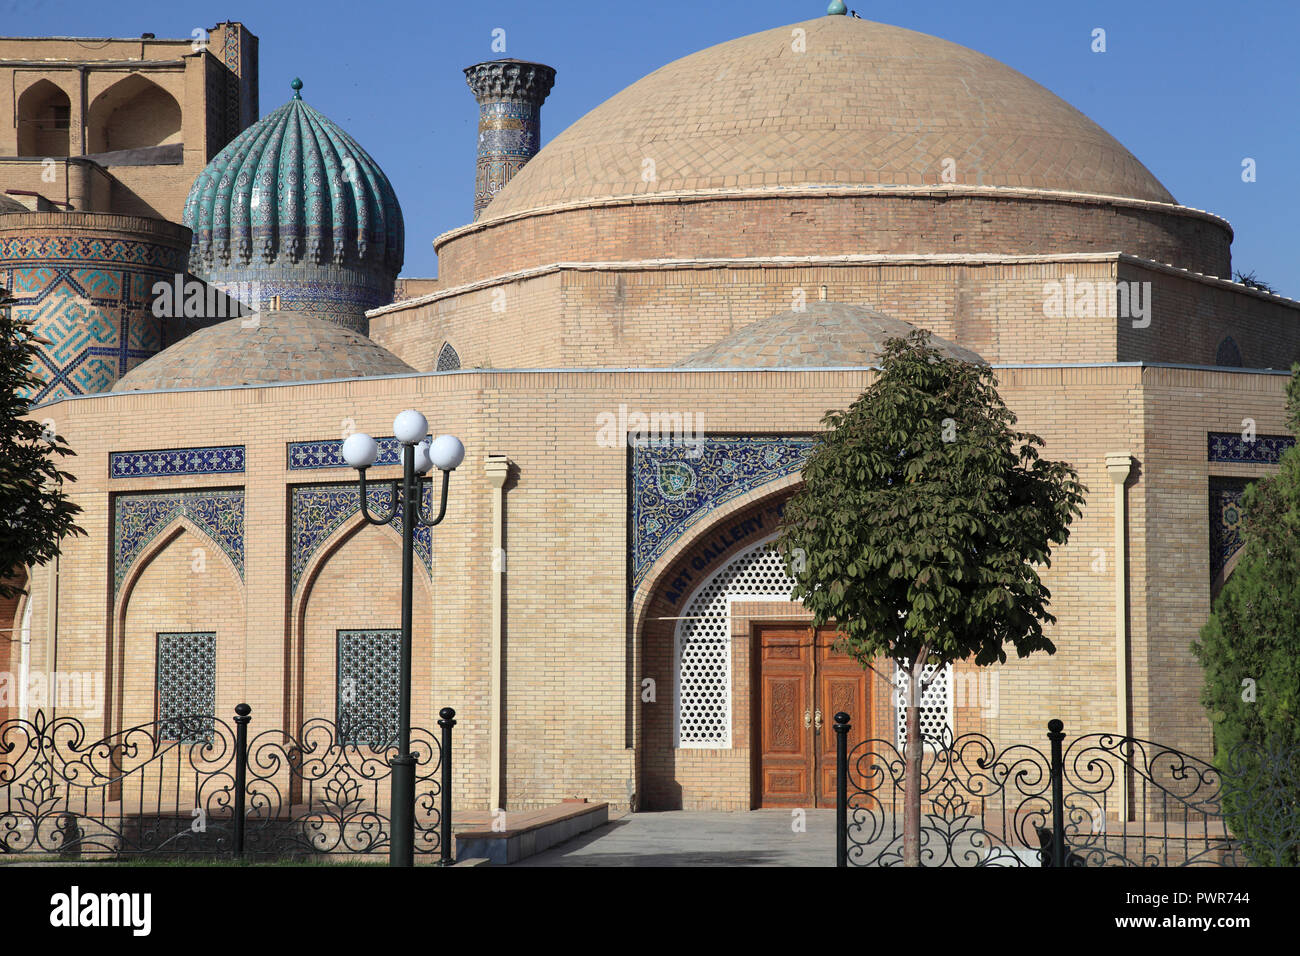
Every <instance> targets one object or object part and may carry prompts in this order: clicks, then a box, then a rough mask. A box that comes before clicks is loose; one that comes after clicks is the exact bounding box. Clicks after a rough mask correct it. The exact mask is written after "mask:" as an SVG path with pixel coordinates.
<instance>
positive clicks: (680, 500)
mask: <svg viewBox="0 0 1300 956" xmlns="http://www.w3.org/2000/svg"><path fill="white" fill-rule="evenodd" d="M815 442H816V439H815V438H812V437H809V436H785V435H754V436H738V437H737V436H732V437H716V438H704V439H703V443H702V445H691V444H682V443H676V444H646V445H642V446H637V447H634V448H633V450H632V461H631V468H632V541H631V552H632V553H631V563H632V586H633V588H635V587H637V586H639V585H640V584H641V580H642V578H643V577H644V575H645V573H646V571H647V570H648V569H649V568H650V566H651V565H652V564H654V562H655V559H657V558H658V557H659V556H660V555H661V554H663V553H664V552H665V551H666V550H668V548H669V547H670V546H671V545H672V544H673V542H675V541H677V540H678V539H680V538H681V537H682V535H684V534H685V533H686V531H687V529H688V528H690V527H691V526H692V525H693V524H695V523H696V522H697V521H699V520H700V519H701V518H703V517H704V516H705V515H707V514H708V513H709V512H710V511H712V510H713V509H714V508H717V507H718V506H719V505H722V504H724V503H726V502H727V501H730V500H731V499H733V498H738V497H740V496H741V495H743V494H746V493H747V492H750V491H753V490H754V489H755V488H757V487H759V486H760V485H764V484H766V483H767V482H769V481H773V480H775V479H777V478H781V477H783V476H785V475H788V474H791V473H793V472H797V471H800V470H801V469H802V468H803V464H804V462H805V461H807V459H808V456H809V455H810V454H811V453H812V450H813V445H814V444H815Z"/></svg>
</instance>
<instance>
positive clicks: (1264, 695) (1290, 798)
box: [1192, 365, 1300, 866]
mask: <svg viewBox="0 0 1300 956" xmlns="http://www.w3.org/2000/svg"><path fill="white" fill-rule="evenodd" d="M1291 372H1292V375H1291V381H1290V383H1289V384H1288V386H1287V420H1288V425H1289V426H1290V428H1291V430H1292V431H1293V432H1297V433H1300V365H1296V366H1293V367H1292V369H1291ZM1280 464H1281V468H1280V470H1279V471H1278V473H1277V474H1276V475H1272V476H1269V477H1266V478H1260V479H1259V480H1258V481H1255V482H1253V483H1252V484H1251V485H1250V487H1248V488H1247V489H1246V493H1245V495H1244V496H1243V497H1242V510H1243V512H1244V515H1245V518H1244V526H1243V530H1242V550H1241V557H1240V558H1239V559H1238V562H1237V566H1236V569H1235V570H1234V571H1233V573H1232V576H1231V577H1229V578H1228V580H1227V582H1226V583H1225V584H1224V586H1223V589H1222V590H1221V591H1220V592H1219V594H1218V597H1217V598H1215V601H1214V608H1213V611H1212V612H1211V614H1210V618H1209V620H1208V621H1207V622H1206V623H1205V626H1204V627H1202V628H1201V639H1200V641H1198V642H1195V643H1193V645H1192V649H1193V651H1194V653H1195V654H1196V656H1197V658H1198V659H1199V660H1200V662H1201V666H1202V667H1203V668H1204V670H1205V684H1204V688H1203V690H1202V693H1201V701H1202V703H1204V705H1205V708H1206V710H1207V711H1208V712H1209V717H1210V723H1211V725H1212V726H1213V728H1214V745H1215V765H1216V766H1218V767H1219V768H1220V769H1221V771H1222V772H1223V774H1224V780H1223V782H1224V801H1223V803H1224V812H1225V814H1226V816H1227V819H1228V824H1229V827H1230V828H1231V829H1232V831H1233V833H1234V834H1235V835H1236V836H1238V837H1239V838H1241V839H1242V841H1243V845H1244V848H1245V851H1246V853H1247V855H1248V856H1250V857H1251V859H1252V861H1253V862H1255V863H1257V864H1260V865H1264V866H1296V865H1297V864H1300V449H1297V448H1292V449H1291V450H1290V451H1288V452H1286V453H1285V454H1284V455H1283V456H1282V459H1281V463H1280Z"/></svg>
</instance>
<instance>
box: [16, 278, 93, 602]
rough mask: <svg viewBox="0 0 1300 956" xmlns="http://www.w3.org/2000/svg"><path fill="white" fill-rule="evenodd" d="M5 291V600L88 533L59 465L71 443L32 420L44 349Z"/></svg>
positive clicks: (69, 449)
mask: <svg viewBox="0 0 1300 956" xmlns="http://www.w3.org/2000/svg"><path fill="white" fill-rule="evenodd" d="M12 302H13V299H12V298H11V297H10V295H9V293H8V291H7V290H5V289H3V288H0V597H4V598H12V597H14V596H15V595H17V594H19V593H21V590H22V589H21V588H20V587H19V586H18V585H17V584H15V583H14V580H15V579H16V578H17V577H18V575H20V574H21V573H22V571H23V569H24V568H25V567H29V566H31V565H34V564H44V563H45V562H46V561H49V560H50V559H51V558H53V557H54V556H55V555H57V554H58V553H59V547H60V543H61V542H62V540H63V539H64V538H65V537H67V536H68V535H78V534H85V533H86V532H85V531H83V530H82V529H81V528H79V527H77V525H76V523H75V518H76V516H77V514H78V513H80V511H81V506H80V505H78V504H76V503H75V502H73V501H71V500H70V499H69V498H68V496H67V495H66V494H65V493H64V491H63V484H64V482H70V481H75V480H76V479H75V478H73V476H72V475H70V474H68V473H67V472H64V471H61V470H60V469H59V467H58V464H59V459H60V458H62V457H63V456H65V455H71V454H73V451H72V449H71V448H69V447H68V443H67V442H66V441H64V440H63V439H62V438H60V437H59V436H58V435H56V434H54V432H53V430H52V429H50V428H49V427H48V425H46V424H42V423H41V422H40V421H39V420H37V419H35V418H32V417H30V415H29V414H28V413H29V404H28V401H27V399H26V398H25V397H24V395H23V392H24V390H25V389H28V388H31V387H33V386H38V385H40V384H41V382H40V380H39V379H38V378H36V377H35V376H34V375H33V374H32V372H31V368H32V366H33V363H34V362H35V360H36V356H37V352H38V351H39V349H40V345H41V342H40V340H39V339H38V338H37V337H36V336H35V335H34V334H33V332H32V329H31V326H30V325H29V324H28V323H26V322H24V321H22V320H20V319H17V318H15V317H14V314H13V309H11V308H9V305H10V304H11V303H12Z"/></svg>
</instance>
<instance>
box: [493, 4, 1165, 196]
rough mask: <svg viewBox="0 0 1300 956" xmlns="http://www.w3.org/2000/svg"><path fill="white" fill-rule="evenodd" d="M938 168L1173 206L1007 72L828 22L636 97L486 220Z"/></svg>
mask: <svg viewBox="0 0 1300 956" xmlns="http://www.w3.org/2000/svg"><path fill="white" fill-rule="evenodd" d="M948 158H951V159H952V160H953V162H954V164H955V168H954V175H955V179H954V180H952V181H954V182H956V183H958V184H962V185H967V186H992V187H998V186H1001V187H1014V188H1022V189H1040V190H1054V191H1063V192H1073V193H1088V194H1093V195H1103V196H1117V197H1126V198H1129V199H1145V200H1154V201H1157V202H1163V203H1172V202H1174V198H1173V197H1172V196H1171V195H1170V194H1169V192H1168V191H1167V190H1166V189H1165V188H1164V186H1162V185H1161V184H1160V182H1159V181H1157V179H1156V178H1155V177H1154V176H1153V175H1152V174H1151V173H1150V172H1149V171H1148V170H1147V169H1146V167H1144V166H1143V165H1142V164H1141V163H1140V162H1139V161H1138V160H1137V159H1136V158H1135V157H1134V156H1133V154H1132V153H1130V152H1129V151H1128V150H1127V149H1125V148H1124V147H1123V146H1122V145H1121V144H1120V143H1119V142H1117V141H1116V140H1115V139H1114V138H1113V137H1112V136H1111V135H1110V134H1109V133H1107V132H1106V131H1105V130H1104V129H1102V128H1101V127H1100V126H1098V125H1097V124H1096V123H1094V122H1093V121H1092V120H1090V119H1089V118H1088V117H1087V116H1085V115H1083V113H1081V112H1079V111H1078V110H1077V109H1075V108H1074V107H1073V106H1071V105H1070V104H1069V103H1067V102H1065V101H1064V100H1063V99H1061V98H1060V97H1058V96H1056V95H1055V94H1054V93H1052V92H1051V91H1049V90H1047V89H1045V88H1043V87H1042V86H1040V85H1038V84H1037V83H1035V82H1034V81H1033V80H1031V79H1029V78H1028V77H1026V76H1024V75H1023V74H1021V73H1018V72H1017V71H1015V70H1013V69H1012V68H1011V67H1009V66H1006V65H1005V64H1002V63H999V62H998V61H997V60H994V59H992V58H990V57H988V56H985V55H983V54H981V53H977V52H975V51H974V50H969V49H967V48H966V47H962V46H958V45H957V44H955V43H949V42H948V41H946V40H940V39H938V38H937V37H932V36H927V35H925V34H922V33H915V32H913V31H911V30H904V29H901V28H899V27H893V26H887V25H885V24H881V23H873V22H871V21H869V20H860V19H855V18H853V17H844V16H825V17H820V18H818V19H816V20H809V21H806V22H804V23H795V24H791V25H789V26H784V27H778V28H777V29H774V30H767V31H764V32H762V33H755V34H753V35H751V36H747V37H741V38H740V39H737V40H732V41H729V42H726V43H722V44H719V45H717V46H713V47H710V48H708V49H706V50H702V51H700V52H698V53H694V54H692V55H690V56H687V57H684V58H682V59H680V60H677V61H675V62H673V63H669V64H668V65H667V66H664V67H661V68H660V69H658V70H656V71H654V72H653V73H651V74H650V75H649V76H646V77H645V78H643V79H641V80H639V81H637V82H636V83H633V84H632V85H631V86H629V87H627V88H626V89H624V90H623V91H622V92H621V93H618V94H616V95H615V96H613V97H611V98H610V99H608V100H606V101H605V102H604V103H602V104H601V105H600V106H597V107H596V108H595V109H593V110H592V111H591V112H589V113H587V114H586V115H585V116H583V117H582V118H581V119H579V120H578V121H577V122H576V123H574V124H573V125H572V126H570V127H569V128H568V129H566V130H565V131H564V132H563V133H561V134H560V135H558V136H557V137H556V138H555V139H554V140H553V141H552V142H550V143H549V144H547V145H546V146H545V147H544V148H543V149H542V150H541V152H539V153H538V154H537V156H535V157H534V158H533V159H532V160H531V161H529V163H528V165H527V166H525V167H524V168H523V169H522V170H520V171H519V173H518V174H517V175H516V176H515V177H514V178H513V179H512V180H511V181H510V183H509V185H507V186H506V187H505V188H504V189H502V190H501V192H500V193H498V194H497V196H496V198H495V199H493V200H492V202H491V204H490V205H489V206H488V207H487V209H486V210H485V211H484V213H483V220H484V221H486V220H491V219H497V218H501V217H504V216H510V215H515V214H518V213H523V212H526V211H529V210H535V209H539V208H543V207H546V206H550V205H555V204H561V203H570V202H580V201H583V200H591V199H603V198H607V197H615V196H629V195H641V194H650V193H661V192H671V191H675V190H696V189H717V188H728V187H780V186H800V185H822V184H831V185H841V186H843V185H855V186H862V185H866V186H880V187H889V186H895V187H897V186H923V185H942V184H943V182H945V180H942V179H941V172H942V170H943V168H944V166H943V164H944V161H945V159H948ZM648 163H653V167H651V166H649V165H648ZM649 169H653V175H647V170H649Z"/></svg>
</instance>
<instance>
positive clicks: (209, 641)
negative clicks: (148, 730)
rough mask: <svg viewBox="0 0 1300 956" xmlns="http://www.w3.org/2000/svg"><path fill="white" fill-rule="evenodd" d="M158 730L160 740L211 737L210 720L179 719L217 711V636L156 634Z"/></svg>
mask: <svg viewBox="0 0 1300 956" xmlns="http://www.w3.org/2000/svg"><path fill="white" fill-rule="evenodd" d="M157 681H158V682H157V691H158V731H159V733H160V735H161V736H162V739H164V740H179V741H182V742H194V741H200V740H208V739H210V738H211V735H212V721H211V720H210V719H206V720H200V721H194V720H182V719H181V718H183V717H191V718H192V717H194V716H195V715H197V714H212V713H215V711H216V709H217V635H216V633H215V632H213V631H196V632H190V633H174V632H168V633H162V632H160V633H159V634H158V679H157Z"/></svg>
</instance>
